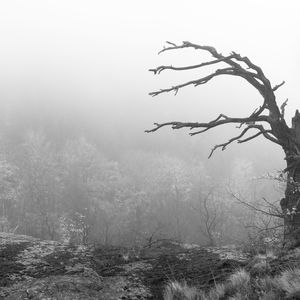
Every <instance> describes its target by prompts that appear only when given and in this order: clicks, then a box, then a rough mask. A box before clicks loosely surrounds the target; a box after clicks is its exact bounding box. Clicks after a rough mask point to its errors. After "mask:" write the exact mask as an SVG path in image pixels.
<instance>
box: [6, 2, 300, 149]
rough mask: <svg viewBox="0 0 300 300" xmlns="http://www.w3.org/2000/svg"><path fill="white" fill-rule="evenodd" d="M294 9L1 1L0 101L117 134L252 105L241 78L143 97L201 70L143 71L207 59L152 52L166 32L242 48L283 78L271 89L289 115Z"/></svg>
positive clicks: (282, 5)
mask: <svg viewBox="0 0 300 300" xmlns="http://www.w3.org/2000/svg"><path fill="white" fill-rule="evenodd" d="M299 8H300V3H299V1H296V0H294V1H292V0H286V1H264V2H263V1H253V0H251V1H250V0H249V1H238V0H228V1H221V0H220V1H202V0H198V1H189V0H186V1H169V0H167V1H141V0H140V1H138V0H136V1H132V0H127V1H121V0H120V1H100V0H98V1H76V0H70V1H67V0H49V1H46V0H35V1H32V0H26V1H23V0H22V1H14V0H10V1H4V0H3V1H0V38H1V48H0V79H1V88H0V101H1V107H2V109H1V110H2V111H6V112H7V111H8V112H11V111H13V112H14V111H19V112H24V111H27V112H28V111H34V112H35V113H36V114H41V115H42V116H43V115H47V114H49V115H53V116H56V115H58V116H60V117H61V118H64V117H65V118H66V119H68V115H71V116H79V119H81V118H82V119H85V120H88V121H89V122H91V124H94V125H93V126H99V127H102V128H107V130H108V131H109V132H114V134H115V135H122V134H126V132H127V131H128V130H130V131H132V130H133V129H134V130H136V132H138V133H139V134H141V135H142V134H143V130H144V129H147V128H151V124H152V123H153V122H155V121H158V122H161V121H169V120H181V121H185V120H192V121H200V120H201V121H209V119H210V118H214V117H216V116H217V115H218V114H219V113H221V112H222V113H226V114H229V115H233V116H236V115H242V116H246V115H248V114H249V113H251V112H252V111H253V110H254V109H255V108H256V107H257V106H258V105H259V104H260V103H261V102H260V101H261V98H260V96H259V95H258V93H257V92H256V91H255V90H253V88H251V87H249V86H248V85H247V84H246V83H245V82H243V81H242V80H241V79H239V78H228V77H226V78H225V77H223V78H218V79H216V80H214V81H211V82H210V83H209V84H207V85H206V86H201V87H198V88H186V89H184V90H181V91H180V92H179V93H178V95H177V96H176V97H174V96H173V95H171V94H169V95H161V96H159V97H156V98H151V97H150V96H148V92H150V91H153V90H155V89H159V88H162V87H168V86H169V85H174V84H176V83H179V82H183V81H185V80H190V79H193V78H197V77H199V74H200V75H201V74H206V73H205V70H203V71H201V72H200V71H190V72H186V73H182V72H179V73H172V72H167V71H166V72H165V73H163V74H161V75H160V76H153V74H151V73H150V72H148V71H147V70H148V69H149V68H151V67H155V66H158V65H161V64H172V65H177V66H182V65H185V64H191V63H199V62H200V61H203V60H204V61H205V60H207V59H209V57H208V56H207V55H205V54H202V53H201V52H199V51H192V50H182V51H177V52H176V51H175V52H172V53H164V54H162V55H160V56H158V55H157V52H158V51H159V50H160V49H161V48H162V47H163V45H164V42H165V41H166V40H169V41H172V42H176V43H180V42H182V41H184V40H188V41H191V42H194V43H198V44H203V45H204V44H207V45H212V46H215V47H216V48H217V49H218V50H219V51H220V52H222V53H223V54H225V53H229V52H230V51H232V50H234V51H236V52H238V53H240V54H242V55H247V56H248V57H249V58H251V59H252V61H253V62H255V63H256V64H258V65H260V66H261V67H262V68H263V70H264V71H265V74H266V75H267V77H268V78H269V79H270V80H271V81H272V83H273V85H276V84H278V83H280V82H281V81H282V80H285V81H286V84H285V85H284V86H283V87H282V88H281V89H280V90H279V91H278V92H277V96H278V99H279V103H282V102H283V101H284V100H285V99H286V98H289V104H288V107H287V109H286V113H287V116H288V117H289V118H290V117H291V116H292V115H293V114H294V111H295V109H296V108H297V107H298V108H300V105H299V98H297V97H299V92H298V91H297V87H298V85H297V84H298V82H297V80H298V74H297V71H298V70H297V69H298V67H299V65H300V58H299V55H298V54H299V53H300V42H299V35H300V33H299V30H298V29H299V24H298V23H299ZM208 70H209V69H208ZM206 72H207V71H206ZM288 122H289V120H288ZM172 134H173V133H172ZM155 138H159V137H153V136H151V137H149V139H150V140H153V139H155ZM197 138H198V137H197ZM199 138H200V137H199ZM204 138H205V137H204ZM210 146H211V145H210ZM210 146H208V147H207V152H209V149H210ZM243 147H246V146H243ZM273 147H276V146H273ZM244 149H245V148H244Z"/></svg>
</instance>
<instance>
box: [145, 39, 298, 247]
mask: <svg viewBox="0 0 300 300" xmlns="http://www.w3.org/2000/svg"><path fill="white" fill-rule="evenodd" d="M167 43H168V46H167V47H164V48H163V49H162V50H161V51H160V52H159V53H162V52H165V51H171V50H176V49H185V48H192V49H196V50H203V51H206V52H208V53H210V54H211V55H212V56H213V59H212V60H210V61H207V62H203V63H200V64H196V65H189V66H183V67H174V66H167V65H162V66H159V67H157V68H155V69H150V71H151V72H153V73H154V74H160V73H161V72H163V71H164V70H174V71H184V70H191V69H199V68H202V67H205V66H212V65H216V66H219V65H220V64H225V65H226V66H225V67H223V65H222V67H221V68H218V69H216V70H215V71H214V72H212V73H210V74H209V75H207V76H204V77H202V78H197V79H194V80H191V81H188V82H185V83H182V84H178V85H175V86H172V87H170V88H165V89H160V90H159V91H155V92H151V93H150V95H151V96H157V95H159V94H162V93H168V92H174V93H175V95H176V94H177V93H178V91H179V90H180V89H181V88H184V87H186V86H195V87H197V86H199V85H202V84H205V83H207V82H209V81H210V80H211V79H213V78H215V77H218V76H221V75H229V76H238V77H240V78H243V79H245V80H246V81H247V82H248V83H249V84H250V85H251V86H253V87H254V88H255V89H256V90H257V91H258V92H259V93H260V95H261V96H262V98H263V101H262V104H261V105H260V106H259V107H258V108H257V109H255V111H253V112H252V113H250V114H249V116H248V117H238V118H236V117H229V116H226V115H224V114H222V113H220V114H219V116H218V117H217V118H216V119H214V120H212V121H210V122H207V123H200V122H175V121H171V122H166V123H162V124H158V123H155V127H154V128H153V129H151V130H147V131H146V132H155V131H157V130H158V129H160V128H162V127H165V126H171V127H172V129H181V128H189V129H190V130H191V133H190V135H191V136H193V135H196V134H200V133H203V132H205V131H208V130H210V129H212V128H215V127H218V126H222V125H225V124H236V125H237V127H238V128H240V129H241V131H240V133H239V134H238V135H237V136H234V137H232V138H231V139H229V140H228V141H227V142H224V143H221V144H218V145H215V146H214V147H213V149H212V150H211V153H210V155H209V157H211V155H212V154H213V152H214V151H215V150H216V149H219V148H220V149H222V150H225V149H226V147H227V146H228V145H230V144H231V143H233V142H235V141H237V142H238V143H245V142H248V141H250V140H252V139H255V138H256V137H258V136H264V137H265V138H266V139H268V140H269V141H271V142H273V143H275V144H278V145H279V146H281V148H282V149H283V151H284V153H285V160H286V163H287V167H286V169H285V172H287V174H288V181H287V186H286V190H285V198H284V199H282V200H281V203H280V204H281V208H282V211H283V214H284V222H285V240H286V241H287V242H288V245H290V246H292V245H293V246H295V245H297V244H299V243H300V201H299V199H300V198H299V197H300V189H299V184H300V113H299V111H298V110H296V113H295V116H294V117H293V119H292V127H289V126H288V125H287V123H286V121H285V118H284V113H285V106H286V105H287V100H286V101H284V102H283V104H282V105H281V106H279V105H278V103H277V99H276V96H275V91H276V90H277V89H278V88H280V87H281V86H282V85H283V84H284V81H283V82H282V83H280V84H278V85H275V86H272V85H271V83H270V81H269V79H268V78H267V77H266V76H265V74H264V72H263V71H262V69H261V68H260V67H259V66H257V65H255V64H254V63H253V62H252V61H251V60H250V59H249V58H248V57H246V56H245V57H243V56H241V55H240V54H237V53H235V52H231V53H230V54H229V55H227V56H224V55H222V54H221V53H219V52H218V51H217V50H216V49H215V48H213V47H210V46H200V45H197V44H193V43H190V42H183V43H182V44H181V45H176V44H174V43H171V42H167ZM252 132H253V133H252ZM250 133H251V134H250Z"/></svg>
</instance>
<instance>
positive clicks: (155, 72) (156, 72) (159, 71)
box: [149, 55, 233, 75]
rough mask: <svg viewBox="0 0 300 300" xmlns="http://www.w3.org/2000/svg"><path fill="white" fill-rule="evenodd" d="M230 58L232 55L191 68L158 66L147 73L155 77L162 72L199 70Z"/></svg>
mask: <svg viewBox="0 0 300 300" xmlns="http://www.w3.org/2000/svg"><path fill="white" fill-rule="evenodd" d="M231 58H233V55H229V56H226V57H223V58H219V59H216V60H212V61H208V62H204V63H201V64H198V65H192V66H186V67H173V66H159V67H157V68H155V69H149V71H150V72H153V73H154V75H156V74H160V73H161V72H162V71H164V70H174V71H184V70H192V69H197V68H201V67H204V66H209V65H213V64H217V63H219V62H222V61H226V60H228V59H231Z"/></svg>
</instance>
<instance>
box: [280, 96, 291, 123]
mask: <svg viewBox="0 0 300 300" xmlns="http://www.w3.org/2000/svg"><path fill="white" fill-rule="evenodd" d="M288 101H289V99H288V98H287V99H286V100H285V101H284V102H283V103H282V104H281V106H280V111H281V117H282V118H284V113H285V107H286V106H287V103H288Z"/></svg>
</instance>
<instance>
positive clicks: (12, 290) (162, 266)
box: [0, 233, 247, 300]
mask: <svg viewBox="0 0 300 300" xmlns="http://www.w3.org/2000/svg"><path fill="white" fill-rule="evenodd" d="M246 264H247V257H245V256H243V255H242V254H241V253H239V252H238V251H236V250H235V249H234V248H233V247H231V248H230V247H223V248H201V247H197V246H189V245H179V244H175V243H171V242H164V243H158V244H156V245H155V246H153V247H151V248H149V249H143V250H141V251H134V250H132V249H125V248H119V247H101V246H97V247H92V246H90V247H87V246H71V245H66V244H60V243H57V242H53V241H41V240H38V239H34V238H31V237H26V236H16V235H9V234H1V233H0V299H11V300H18V299H20V300H21V299H22V300H26V299H105V300H109V299H131V300H134V299H162V291H163V286H164V285H165V283H167V282H168V281H170V280H179V281H181V280H184V281H186V282H187V283H189V284H192V285H195V286H197V287H199V288H201V289H204V290H206V289H208V288H210V287H212V286H214V285H215V283H217V282H220V281H223V280H225V279H226V278H227V277H228V275H230V274H231V273H232V272H234V271H235V270H236V269H238V268H240V267H242V266H245V265H246Z"/></svg>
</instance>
